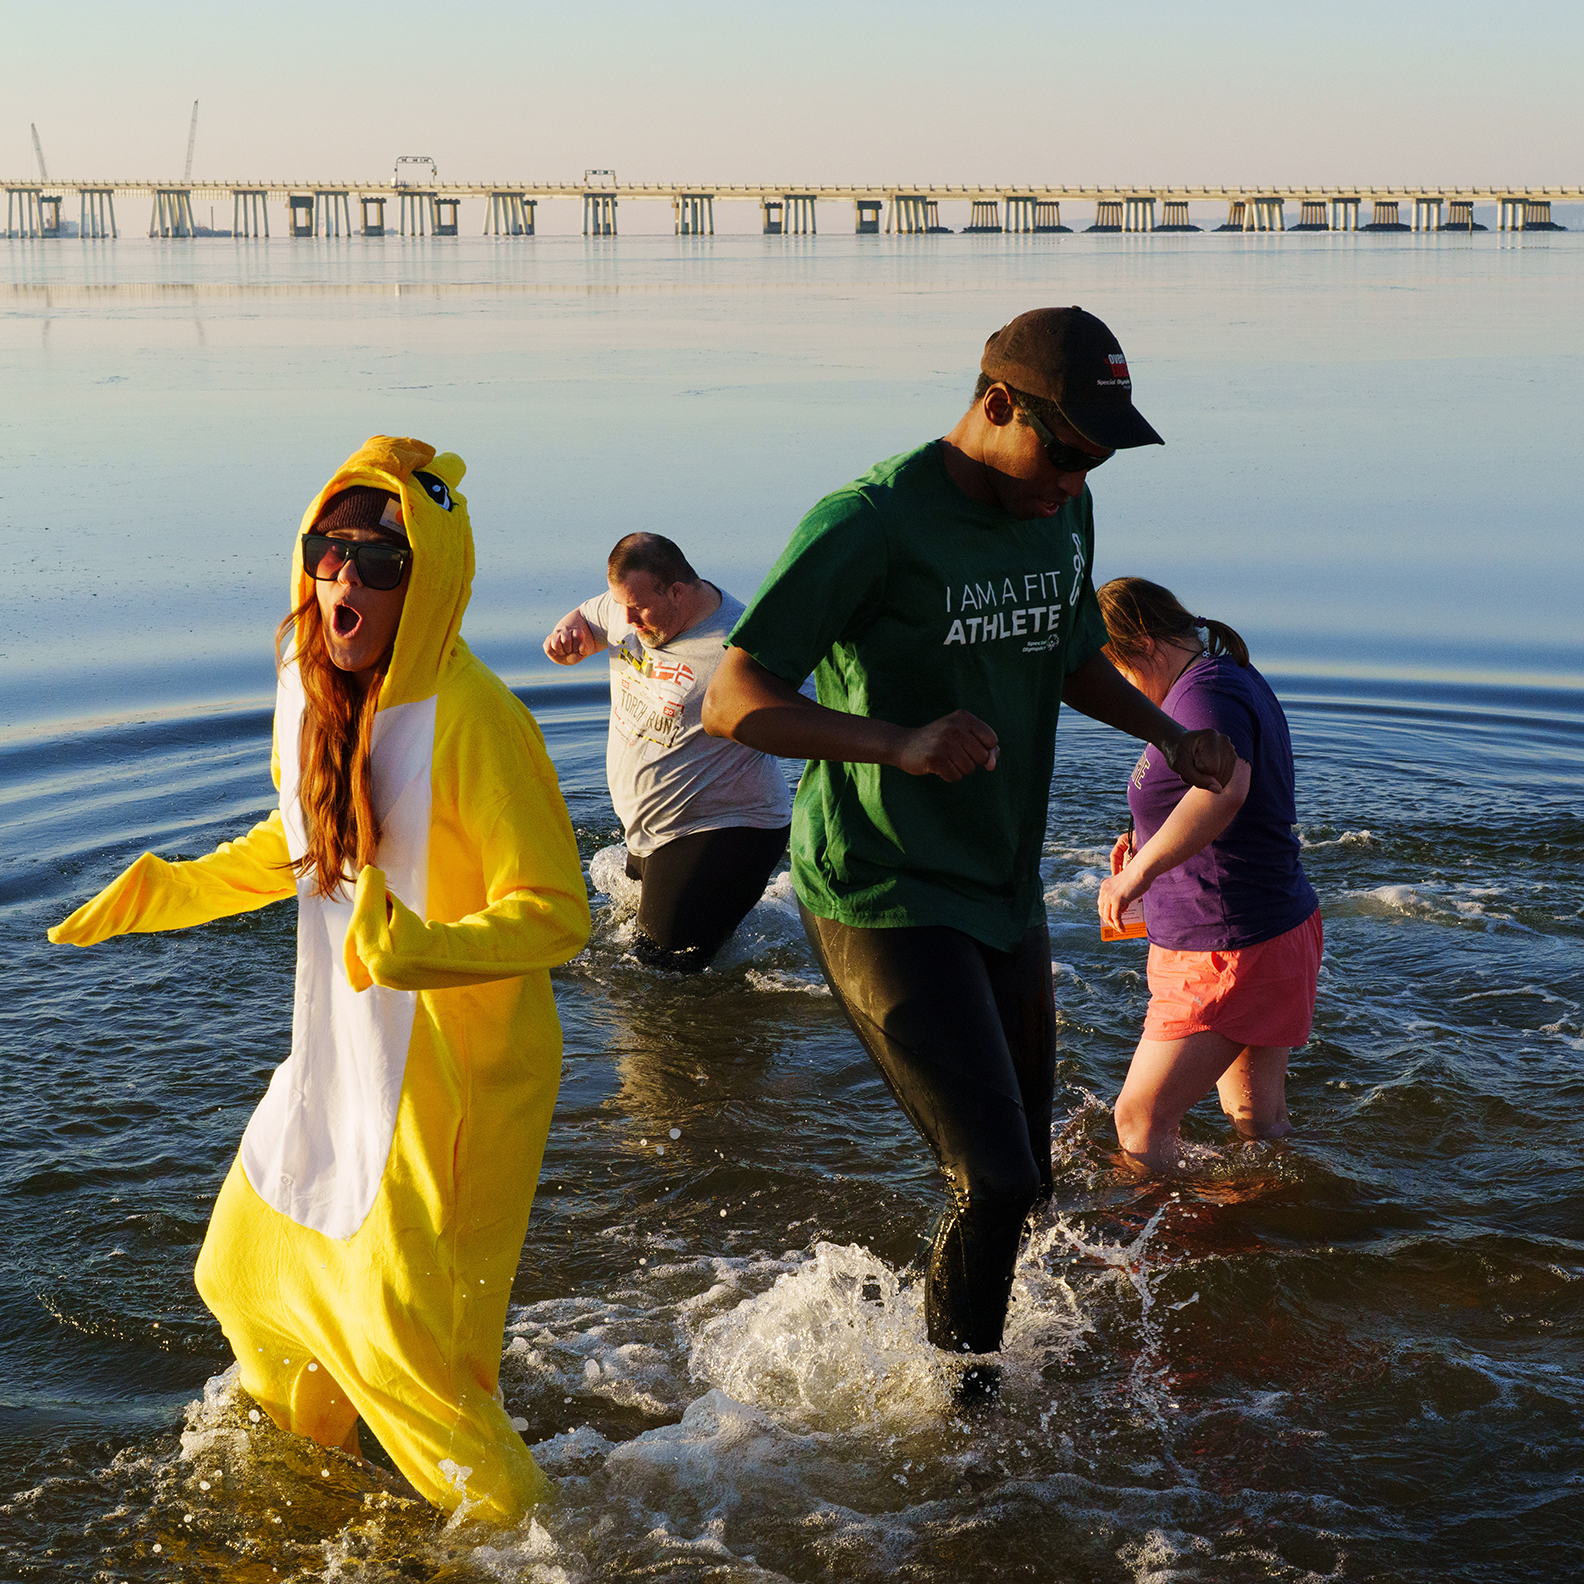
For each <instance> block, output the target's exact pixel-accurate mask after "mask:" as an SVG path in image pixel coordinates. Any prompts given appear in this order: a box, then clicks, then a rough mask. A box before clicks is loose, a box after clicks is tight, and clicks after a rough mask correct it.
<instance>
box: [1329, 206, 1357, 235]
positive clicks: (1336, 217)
mask: <svg viewBox="0 0 1584 1584" xmlns="http://www.w3.org/2000/svg"><path fill="white" fill-rule="evenodd" d="M1329 202H1330V206H1331V229H1332V230H1333V231H1357V230H1358V228H1359V202H1360V200H1359V199H1357V198H1332V199H1330V200H1329Z"/></svg>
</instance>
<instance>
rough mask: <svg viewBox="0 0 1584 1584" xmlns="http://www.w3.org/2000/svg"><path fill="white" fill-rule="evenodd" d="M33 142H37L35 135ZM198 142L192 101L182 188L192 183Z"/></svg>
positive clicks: (196, 108)
mask: <svg viewBox="0 0 1584 1584" xmlns="http://www.w3.org/2000/svg"><path fill="white" fill-rule="evenodd" d="M34 141H35V142H36V141H37V134H35V137H34ZM197 141H198V101H197V100H196V99H194V100H193V118H192V126H191V128H190V129H189V130H188V133H187V169H186V170H185V171H183V172H182V186H183V187H185V186H187V185H188V184H189V183H190V182H191V181H192V156H193V144H194V143H196V142H197Z"/></svg>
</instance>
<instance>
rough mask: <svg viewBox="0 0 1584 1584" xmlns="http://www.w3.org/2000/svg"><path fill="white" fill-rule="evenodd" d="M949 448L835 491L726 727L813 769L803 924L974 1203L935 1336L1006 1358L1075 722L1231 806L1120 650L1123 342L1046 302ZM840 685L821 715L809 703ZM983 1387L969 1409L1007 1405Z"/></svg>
mask: <svg viewBox="0 0 1584 1584" xmlns="http://www.w3.org/2000/svg"><path fill="white" fill-rule="evenodd" d="M980 369H981V372H980V376H979V383H978V386H977V388H976V390H975V392H974V400H973V405H972V406H971V407H970V408H969V409H968V411H967V413H966V414H964V416H963V418H962V420H961V421H960V422H959V423H958V424H957V426H956V427H955V428H954V429H953V430H952V431H951V433H950V434H948V435H947V436H946V437H945V438H944V439H942V440H938V441H931V442H929V443H928V444H926V445H923V446H920V447H918V448H917V449H916V450H912V451H906V452H904V453H903V454H902V455H900V456H896V457H892V458H891V459H890V460H889V461H886V462H882V463H880V464H878V465H877V466H876V467H874V468H872V469H870V471H869V472H868V473H866V474H865V475H864V476H863V477H862V478H860V479H857V480H855V481H854V482H853V483H851V484H849V485H847V486H846V487H845V488H843V489H840V490H837V491H836V492H835V493H834V494H832V495H828V496H826V498H825V499H824V500H822V501H820V502H819V504H818V505H816V506H815V507H814V509H813V510H812V511H810V512H809V514H808V515H807V516H806V517H805V518H804V519H803V521H802V522H801V523H800V524H799V525H798V529H797V532H796V533H795V534H794V535H793V536H792V541H791V543H790V544H789V545H788V546H787V548H786V549H785V550H784V551H783V552H782V554H781V557H780V559H779V560H778V561H777V562H776V564H775V566H774V567H773V568H772V569H771V571H770V575H769V576H768V577H767V578H766V579H765V581H764V584H763V586H762V587H761V588H760V590H759V592H758V594H757V595H756V596H755V598H754V600H753V602H752V603H751V604H750V605H749V607H748V609H747V611H746V612H745V614H744V615H743V617H742V619H741V620H740V621H739V622H738V624H737V626H736V627H735V628H734V629H733V631H732V634H731V637H730V639H729V640H728V643H729V644H730V646H731V647H730V648H729V649H728V650H727V654H726V657H725V659H724V660H723V661H722V662H721V665H720V668H719V670H718V671H717V672H716V673H715V677H714V680H713V681H712V682H711V684H710V688H709V692H708V695H707V696H706V698H705V703H704V727H705V730H706V731H709V732H711V733H713V734H714V735H717V736H722V737H731V738H733V739H735V740H736V741H738V742H741V743H746V744H747V745H749V746H750V747H753V748H758V749H760V750H762V751H763V752H766V753H774V754H781V755H783V756H787V757H801V758H806V759H807V760H808V761H809V764H808V767H807V769H806V770H805V771H804V773H803V779H802V782H801V783H800V785H799V787H798V793H797V798H796V801H795V803H794V805H793V815H792V878H793V884H794V886H795V887H796V890H797V894H798V899H799V903H800V907H801V911H802V914H803V923H804V928H805V929H806V930H807V932H808V936H809V941H810V943H811V945H812V946H813V948H814V951H815V954H816V956H817V957H818V959H819V962H820V966H821V968H822V969H823V970H824V972H825V977H826V979H827V981H828V982H829V984H830V987H831V990H832V992H833V994H834V995H835V997H836V999H837V1002H838V1003H839V1004H840V1006H841V1007H842V1010H843V1011H844V1012H845V1014H846V1015H847V1018H848V1021H849V1022H850V1023H851V1024H852V1027H853V1030H854V1032H855V1033H856V1034H857V1035H858V1038H859V1039H860V1040H861V1041H862V1042H863V1044H864V1046H865V1047H866V1048H867V1050H868V1051H869V1054H870V1055H871V1056H872V1057H873V1058H874V1060H875V1062H876V1064H877V1065H878V1066H879V1068H880V1070H881V1072H882V1073H883V1075H884V1076H885V1079H886V1082H887V1083H888V1084H889V1085H890V1087H891V1090H892V1092H893V1093H894V1094H895V1095H896V1097H897V1100H898V1102H899V1103H900V1104H901V1106H902V1108H903V1109H904V1110H905V1111H906V1112H907V1115H908V1117H909V1118H910V1120H911V1121H912V1122H913V1124H914V1126H915V1127H917V1128H918V1130H919V1131H920V1132H921V1133H922V1134H923V1135H924V1137H925V1139H926V1140H927V1141H928V1142H929V1144H930V1147H931V1148H932V1149H933V1150H934V1152H935V1156H936V1159H937V1160H938V1161H939V1162H940V1165H941V1168H942V1170H943V1171H944V1172H945V1173H946V1176H947V1178H948V1180H949V1183H950V1189H951V1200H952V1203H951V1207H950V1209H949V1211H948V1213H947V1215H946V1216H945V1217H944V1219H943V1220H942V1223H941V1226H940V1228H939V1230H938V1231H937V1233H936V1237H935V1243H934V1249H933V1252H932V1255H931V1259H930V1268H929V1274H928V1278H927V1281H926V1285H925V1300H924V1312H925V1319H926V1324H927V1327H928V1330H929V1336H930V1340H931V1341H932V1342H934V1343H935V1344H936V1345H937V1346H938V1347H942V1348H947V1349H950V1350H952V1351H954V1352H956V1351H963V1352H970V1353H988V1352H994V1351H996V1350H997V1349H999V1347H1000V1345H1001V1333H1002V1329H1003V1327H1004V1324H1005V1320H1006V1307H1007V1299H1008V1296H1009V1294H1010V1291H1011V1285H1012V1272H1013V1267H1014V1265H1015V1264H1016V1260H1017V1250H1018V1243H1019V1241H1020V1239H1021V1236H1022V1231H1023V1225H1024V1222H1025V1221H1026V1219H1027V1216H1028V1212H1029V1209H1030V1208H1031V1206H1032V1205H1033V1204H1034V1202H1035V1200H1036V1199H1037V1198H1038V1197H1039V1196H1040V1194H1041V1192H1042V1191H1043V1192H1044V1193H1046V1194H1048V1193H1049V1192H1050V1187H1051V1168H1050V1129H1051V1103H1052V1095H1053V1091H1054V1088H1055V1033H1056V1031H1055V1008H1054V1002H1053V997H1052V990H1051V965H1050V942H1049V939H1048V937H1047V933H1046V926H1045V908H1044V900H1043V894H1042V888H1041V885H1040V875H1039V862H1040V856H1041V853H1042V851H1043V847H1044V840H1045V812H1046V805H1047V802H1048V799H1049V796H1050V782H1051V771H1052V763H1053V758H1054V754H1055V732H1056V717H1057V714H1058V712H1059V710H1060V708H1061V705H1062V703H1063V702H1064V701H1065V702H1066V703H1068V704H1071V705H1072V706H1073V707H1074V708H1075V709H1077V710H1080V711H1082V712H1083V713H1084V714H1086V715H1091V716H1093V717H1094V718H1095V719H1097V720H1101V721H1104V722H1106V723H1107V724H1108V725H1112V726H1115V727H1118V728H1119V729H1121V730H1123V731H1126V732H1129V733H1131V734H1132V735H1133V736H1135V737H1140V738H1143V739H1144V740H1145V741H1147V742H1151V743H1154V744H1155V745H1156V746H1157V747H1159V748H1160V749H1161V751H1162V753H1163V755H1164V756H1165V758H1166V761H1167V762H1168V763H1169V764H1170V765H1171V766H1172V768H1173V769H1174V770H1176V771H1177V772H1178V774H1179V775H1181V776H1182V778H1183V779H1184V780H1185V781H1187V782H1188V783H1189V784H1190V785H1193V786H1207V787H1211V788H1214V789H1216V790H1220V787H1221V786H1222V785H1223V784H1224V783H1225V782H1226V781H1227V780H1228V778H1229V777H1230V776H1231V774H1232V769H1233V765H1234V762H1235V756H1234V754H1233V750H1232V745H1231V744H1230V743H1229V742H1228V741H1227V739H1226V738H1225V737H1223V736H1221V735H1220V733H1218V732H1210V731H1201V732H1185V731H1184V730H1183V729H1182V727H1180V726H1179V725H1178V724H1177V723H1176V722H1175V721H1174V720H1172V719H1171V717H1170V716H1168V715H1165V714H1163V713H1162V712H1161V711H1160V710H1159V709H1157V708H1156V707H1155V705H1153V704H1151V703H1150V702H1149V700H1148V699H1146V698H1145V697H1144V696H1143V694H1141V693H1139V692H1137V691H1136V690H1135V689H1134V688H1133V687H1132V686H1130V685H1129V684H1128V683H1127V682H1126V681H1124V680H1123V679H1122V677H1121V676H1120V675H1119V674H1118V673H1117V672H1116V671H1115V670H1114V669H1113V668H1112V666H1111V663H1110V662H1109V661H1108V660H1107V659H1106V658H1105V656H1104V655H1103V654H1102V653H1101V652H1100V651H1101V648H1102V646H1103V645H1104V644H1105V642H1106V636H1107V635H1106V629H1105V624H1104V622H1103V621H1102V620H1101V617H1100V608H1099V606H1098V604H1097V603H1096V601H1095V595H1094V587H1093V583H1092V580H1091V575H1090V574H1091V566H1092V562H1093V559H1094V523H1093V503H1092V500H1091V497H1090V494H1089V490H1088V487H1087V485H1086V483H1085V476H1086V474H1087V473H1088V472H1090V471H1091V470H1092V469H1094V468H1096V467H1098V466H1100V464H1101V463H1103V462H1105V461H1107V460H1108V459H1109V458H1110V456H1111V455H1112V453H1113V452H1114V451H1116V450H1118V449H1122V448H1125V447H1131V446H1139V445H1159V444H1161V443H1162V441H1161V438H1160V436H1159V435H1158V434H1156V432H1155V431H1154V429H1152V428H1151V427H1150V425H1149V424H1148V423H1147V422H1146V421H1145V419H1144V417H1143V416H1142V414H1140V413H1139V412H1138V411H1137V409H1135V408H1134V406H1133V402H1132V385H1131V381H1130V379H1129V376H1128V371H1127V362H1126V359H1125V358H1124V357H1123V355H1122V349H1121V347H1120V346H1119V345H1118V344H1117V341H1116V337H1115V336H1113V335H1112V334H1111V332H1110V331H1109V330H1108V329H1107V328H1106V327H1105V325H1103V324H1102V323H1101V322H1100V320H1098V319H1096V318H1095V317H1094V316H1093V315H1092V314H1087V313H1085V312H1084V311H1083V310H1082V309H1080V308H1041V309H1036V310H1034V311H1033V312H1030V313H1025V314H1022V315H1020V316H1019V317H1018V318H1016V319H1014V320H1013V321H1012V322H1011V323H1010V324H1008V325H1006V326H1004V327H1003V328H1002V329H1001V330H999V331H997V332H996V334H995V335H993V336H991V337H990V339H989V341H988V342H986V344H985V351H984V357H983V360H982V362H981V364H980ZM810 671H813V672H814V674H815V681H816V685H817V688H818V694H819V702H818V703H817V704H816V703H814V702H813V701H811V700H809V699H806V698H804V697H803V696H802V695H801V694H799V692H798V690H797V689H798V684H799V683H800V682H801V681H802V680H803V679H804V678H805V677H806V676H807V675H808V674H809V672H810ZM993 1383H994V1376H993V1373H986V1372H984V1371H971V1372H970V1376H969V1381H968V1384H969V1388H970V1390H971V1389H972V1388H973V1386H974V1385H975V1384H982V1385H985V1386H993Z"/></svg>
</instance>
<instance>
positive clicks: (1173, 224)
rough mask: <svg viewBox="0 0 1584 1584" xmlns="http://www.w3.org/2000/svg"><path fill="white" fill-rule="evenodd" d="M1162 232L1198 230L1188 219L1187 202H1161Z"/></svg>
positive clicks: (1184, 200) (1173, 200)
mask: <svg viewBox="0 0 1584 1584" xmlns="http://www.w3.org/2000/svg"><path fill="white" fill-rule="evenodd" d="M1159 229H1160V230H1162V231H1197V230H1198V229H1199V227H1198V226H1196V225H1195V224H1194V223H1193V222H1192V221H1191V220H1190V219H1189V218H1188V200H1187V199H1186V198H1164V199H1162V200H1161V223H1160V227H1159Z"/></svg>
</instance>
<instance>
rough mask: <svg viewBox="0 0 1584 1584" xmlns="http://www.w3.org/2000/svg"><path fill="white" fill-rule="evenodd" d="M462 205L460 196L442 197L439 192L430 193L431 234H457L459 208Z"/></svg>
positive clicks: (439, 235)
mask: <svg viewBox="0 0 1584 1584" xmlns="http://www.w3.org/2000/svg"><path fill="white" fill-rule="evenodd" d="M461 207H462V200H461V199H460V198H442V197H440V196H439V195H438V194H437V193H430V194H429V234H430V235H431V236H437V237H441V236H455V235H456V234H457V210H458V209H460V208H461Z"/></svg>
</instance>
